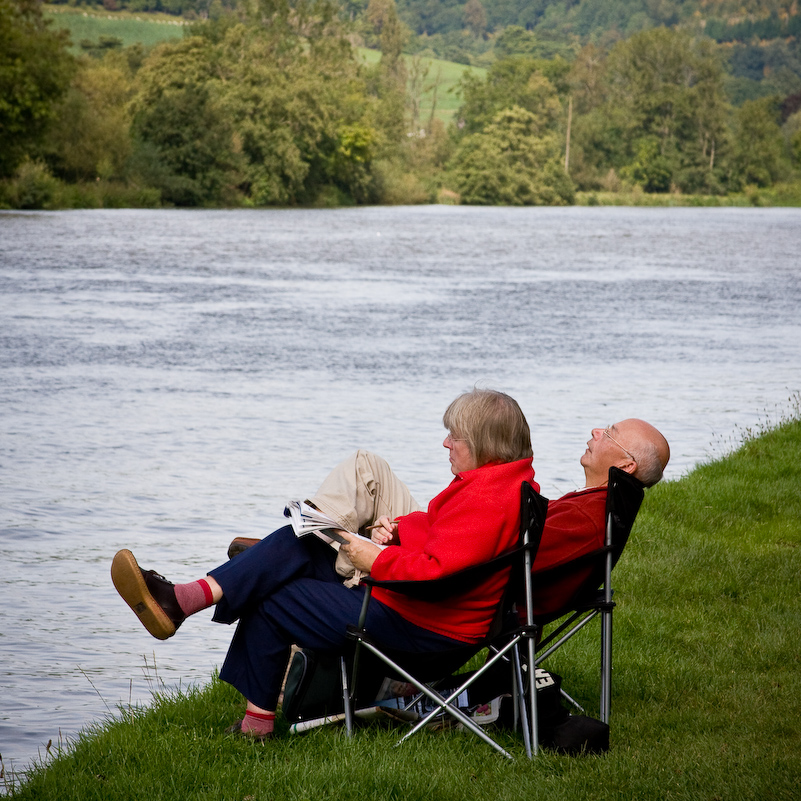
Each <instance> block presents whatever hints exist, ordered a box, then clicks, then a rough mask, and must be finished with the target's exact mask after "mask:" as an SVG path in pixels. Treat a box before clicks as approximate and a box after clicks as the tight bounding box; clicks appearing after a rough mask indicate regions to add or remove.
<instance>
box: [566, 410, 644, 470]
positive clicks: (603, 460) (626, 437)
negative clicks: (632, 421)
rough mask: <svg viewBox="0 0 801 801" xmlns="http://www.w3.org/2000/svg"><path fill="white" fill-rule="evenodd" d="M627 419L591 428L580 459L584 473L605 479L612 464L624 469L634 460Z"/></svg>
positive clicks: (631, 432) (630, 432) (632, 434)
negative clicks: (585, 447) (590, 435)
mask: <svg viewBox="0 0 801 801" xmlns="http://www.w3.org/2000/svg"><path fill="white" fill-rule="evenodd" d="M628 422H629V421H627V420H624V421H623V422H622V423H615V424H614V425H611V426H608V427H607V428H593V430H592V437H590V439H589V440H588V442H587V450H586V451H584V454H583V455H582V457H581V459H580V461H581V465H582V467H583V468H584V471H585V473H587V475H588V476H589V475H590V474H592V475H593V476H595V477H601V478H602V479H603V480H605V479H606V476H607V474H608V473H609V468H610V467H612V466H615V467H621V468H623V469H625V467H626V466H627V465H631V464H632V463H633V462H635V459H634V457H633V456H632V454H631V446H632V445H633V444H634V443H635V436H634V431H633V429H632V427H631V426H630V425H629V424H628Z"/></svg>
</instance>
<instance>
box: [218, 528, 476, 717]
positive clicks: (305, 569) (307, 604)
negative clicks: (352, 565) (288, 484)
mask: <svg viewBox="0 0 801 801" xmlns="http://www.w3.org/2000/svg"><path fill="white" fill-rule="evenodd" d="M335 557H336V553H335V551H334V549H333V548H331V547H330V546H329V545H326V544H325V543H324V542H322V541H321V540H319V539H318V538H317V537H315V536H313V535H312V536H308V537H303V538H302V539H298V538H297V537H296V536H295V534H294V533H293V531H292V527H291V526H285V527H284V528H280V529H278V530H277V531H274V532H273V533H272V534H270V535H269V536H268V537H265V538H264V539H263V540H261V541H260V542H258V543H257V544H256V545H254V546H252V547H250V548H248V550H246V551H244V552H243V553H241V554H239V555H238V556H235V557H234V558H233V559H231V560H230V561H229V562H227V563H226V564H224V565H221V566H220V567H218V568H216V569H215V570H212V571H211V572H210V573H209V575H210V576H212V577H213V578H214V579H215V581H217V583H218V584H219V585H220V587H221V588H222V590H223V598H222V600H221V601H220V602H219V603H218V604H217V608H216V610H215V612H214V620H215V621H217V622H218V623H233V622H235V621H238V625H237V628H236V632H235V634H234V637H233V640H232V641H231V645H230V647H229V648H228V653H227V655H226V657H225V661H224V662H223V666H222V668H221V670H220V678H221V679H222V680H223V681H225V682H228V684H231V685H233V686H234V687H236V689H237V690H239V692H241V693H242V695H244V696H245V698H247V700H248V701H251V702H252V703H254V704H255V705H256V706H259V707H261V708H262V709H275V707H276V705H277V703H278V696H279V694H280V691H281V682H282V681H283V678H284V673H285V671H286V667H287V663H288V660H289V654H290V646H291V645H293V644H294V645H298V646H300V647H302V648H310V649H312V650H316V651H327V652H341V651H342V649H343V648H344V646H345V643H346V638H345V630H346V627H347V625H348V624H354V625H355V624H357V623H358V621H359V614H360V612H361V607H362V600H363V598H364V588H363V587H346V586H344V585H343V584H342V579H341V578H340V577H339V576H338V575H337V573H336V571H335V570H334V560H335ZM365 626H366V628H367V629H368V630H369V631H370V633H371V635H372V636H373V637H374V638H375V639H376V641H377V642H379V643H381V644H384V645H387V646H392V647H393V648H396V649H400V650H406V651H408V652H410V653H427V652H432V651H442V650H447V649H451V648H454V647H455V646H464V643H463V642H460V641H458V640H453V639H451V638H449V637H445V636H443V635H441V634H436V633H435V632H432V631H428V629H423V628H420V627H419V626H415V625H413V624H411V623H409V622H408V621H407V620H405V619H404V618H403V617H402V616H401V615H400V614H398V613H397V612H395V611H394V610H392V609H390V608H389V607H387V606H385V605H384V604H382V603H381V602H380V601H376V600H371V602H370V607H369V611H368V614H367V620H366V623H365Z"/></svg>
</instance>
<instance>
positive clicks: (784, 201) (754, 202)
mask: <svg viewBox="0 0 801 801" xmlns="http://www.w3.org/2000/svg"><path fill="white" fill-rule="evenodd" d="M576 205H577V206H660V207H665V208H673V207H679V206H701V207H713V206H741V207H750V206H756V207H765V208H771V207H778V206H792V207H799V206H801V182H797V181H796V182H794V183H784V184H776V185H775V186H772V187H757V186H749V187H747V188H746V189H745V191H743V192H738V193H733V194H730V195H682V194H679V193H677V192H664V193H659V194H655V193H648V192H643V191H642V190H641V189H633V190H628V191H626V190H622V191H619V192H577V193H576Z"/></svg>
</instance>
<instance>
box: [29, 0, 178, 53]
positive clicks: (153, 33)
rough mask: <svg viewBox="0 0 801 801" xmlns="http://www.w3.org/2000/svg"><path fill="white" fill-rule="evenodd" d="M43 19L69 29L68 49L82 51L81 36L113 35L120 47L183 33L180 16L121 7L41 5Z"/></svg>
mask: <svg viewBox="0 0 801 801" xmlns="http://www.w3.org/2000/svg"><path fill="white" fill-rule="evenodd" d="M44 13H45V17H46V18H47V19H50V20H52V25H53V27H54V28H64V29H66V30H68V31H69V33H70V38H71V39H72V51H73V52H74V53H80V52H82V50H81V47H80V43H81V41H83V40H89V41H92V42H97V41H98V39H99V38H100V37H101V36H113V37H116V38H118V39H121V40H122V44H123V47H128V46H130V45H133V44H137V43H141V44H143V45H145V46H146V47H150V46H152V45H155V44H158V43H159V42H163V41H164V40H165V39H179V38H180V37H181V36H183V35H184V34H183V20H180V19H176V18H175V17H170V16H168V15H166V14H130V13H128V12H125V11H117V12H114V13H111V12H102V11H97V10H93V11H92V13H91V14H89V13H87V12H86V11H83V10H80V9H75V8H70V7H67V6H52V5H50V6H47V5H46V6H44Z"/></svg>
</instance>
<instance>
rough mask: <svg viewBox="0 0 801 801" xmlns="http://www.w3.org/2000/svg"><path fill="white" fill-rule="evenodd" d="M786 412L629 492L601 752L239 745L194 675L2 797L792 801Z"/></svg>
mask: <svg viewBox="0 0 801 801" xmlns="http://www.w3.org/2000/svg"><path fill="white" fill-rule="evenodd" d="M799 417H800V416H799V414H798V409H797V408H796V411H795V418H794V419H793V420H790V421H789V422H785V423H784V424H782V425H780V426H778V427H777V428H776V429H773V430H768V431H765V432H762V433H761V435H759V436H752V434H751V432H746V434H747V437H746V438H747V442H746V443H745V444H744V445H743V446H742V447H741V448H740V449H739V450H738V451H737V452H736V453H734V454H733V455H731V456H729V457H727V458H723V459H720V460H718V461H715V462H713V463H710V464H707V465H704V466H701V467H699V468H697V469H696V470H694V471H693V472H692V473H691V474H690V475H688V476H686V477H685V478H683V479H681V480H679V481H673V482H669V483H666V484H662V485H659V486H657V487H655V488H654V489H652V490H649V491H648V493H647V495H646V499H645V502H644V505H643V508H642V511H641V512H640V515H639V517H638V520H637V522H636V524H635V528H634V531H633V534H632V540H631V543H630V545H629V546H628V548H627V550H626V552H625V553H624V554H623V557H622V559H621V561H620V563H619V565H618V567H617V568H616V575H615V579H616V580H615V586H616V594H615V599H616V600H617V602H618V607H617V610H616V612H615V656H614V658H615V674H614V687H613V703H612V718H611V723H612V747H611V750H610V751H609V753H608V754H607V755H605V756H603V757H579V758H576V757H565V756H556V755H554V754H553V753H550V752H547V751H546V752H543V753H542V754H541V755H540V756H539V757H538V758H537V759H536V761H534V762H529V761H528V760H526V759H525V756H524V752H523V748H522V744H521V743H520V742H519V740H518V739H517V738H515V737H514V736H512V735H508V736H505V737H504V742H505V744H506V745H507V746H508V747H509V748H510V749H511V750H512V752H513V754H514V755H515V757H516V759H515V760H514V761H513V762H508V761H506V760H504V759H503V758H502V757H500V756H498V755H497V754H496V753H495V752H494V751H492V750H491V749H489V748H488V747H487V746H486V745H484V744H483V743H480V742H478V741H477V740H475V739H471V738H468V737H467V736H466V735H464V734H463V733H460V732H455V731H450V732H439V733H434V732H426V733H424V734H423V736H422V737H420V738H419V739H417V740H416V741H415V740H411V741H410V742H409V743H406V744H404V745H403V746H402V747H401V748H398V749H394V748H393V747H392V746H393V743H394V741H395V738H396V734H395V732H393V731H387V730H384V729H380V728H372V729H369V730H367V731H359V732H357V734H356V736H355V737H354V738H353V739H352V740H348V739H346V738H345V737H344V736H343V733H342V731H341V729H338V728H336V727H331V728H329V729H323V730H317V731H315V732H313V733H311V734H309V735H305V736H295V737H292V736H289V735H284V736H282V737H279V738H278V739H276V740H274V741H272V742H269V743H267V744H265V745H263V746H262V745H256V744H252V743H247V742H243V741H239V740H236V739H234V738H231V737H227V736H225V735H224V734H223V730H224V728H225V727H226V726H227V725H229V724H230V723H231V722H232V721H234V720H235V719H236V718H237V716H238V715H241V711H242V705H241V701H240V700H239V699H238V698H237V696H236V693H235V692H233V691H232V690H231V689H230V688H229V687H227V686H226V685H223V684H222V683H220V682H219V681H217V680H213V681H212V682H211V683H210V684H209V686H208V687H205V688H198V689H193V690H190V691H188V692H186V693H182V694H178V695H162V696H157V697H156V698H155V699H154V704H153V706H152V707H151V708H149V709H123V710H121V713H120V718H119V719H118V720H117V721H115V722H108V723H100V724H98V725H97V727H96V728H95V729H94V730H92V731H89V732H86V733H85V734H84V735H82V736H81V737H80V738H79V739H78V741H77V742H76V743H75V744H72V745H70V746H69V747H68V748H65V749H63V750H62V751H61V752H60V753H59V754H58V755H57V756H56V758H55V759H54V761H53V762H52V764H50V765H49V766H48V767H40V768H38V769H37V770H35V771H34V773H33V775H32V776H31V777H30V778H29V780H28V782H27V783H26V784H25V785H23V786H17V787H16V788H13V789H12V793H11V796H12V798H16V799H19V801H27V799H56V798H58V799H59V800H60V801H71V800H72V799H74V800H75V801H84V800H85V799H94V798H97V799H103V800H104V801H115V800H116V799H120V800H122V799H125V800H126V801H127V799H133V798H146V799H148V801H159V800H160V799H165V801H166V800H167V799H170V801H173V799H176V798H181V799H206V798H208V799H216V800H217V801H223V800H228V799H230V801H241V799H244V798H246V799H253V800H254V801H256V799H258V800H259V801H261V800H262V799H263V800H264V801H266V800H267V799H278V798H289V799H306V798H313V799H345V798H347V799H349V801H374V800H375V799H376V798H387V799H403V800H404V801H418V799H419V801H429V800H430V799H434V800H435V801H439V800H440V799H442V800H443V801H450V800H451V799H452V800H453V801H473V799H476V798H479V799H482V798H495V799H500V800H501V801H504V800H505V799H509V801H511V800H512V799H514V800H515V801H517V800H518V799H519V800H521V801H522V799H529V798H547V799H548V801H595V799H597V800H598V801H616V800H617V799H620V801H632V800H633V799H643V800H644V799H648V800H649V801H650V799H671V800H672V801H699V799H707V800H708V801H712V800H713V799H737V801H766V799H770V800H771V801H791V799H796V798H798V787H799V786H800V785H801V749H799V742H801V660H800V658H799V649H798V624H799V620H801V578H800V577H801V522H800V521H801V493H799V491H798V488H799V486H801V419H799ZM195 624H197V625H207V624H206V623H205V622H201V621H196V622H195ZM132 625H135V624H134V623H132ZM191 625H194V624H191ZM593 625H594V624H593ZM592 633H593V634H594V633H595V632H592ZM180 636H181V635H180V633H179V634H178V638H180ZM173 647H174V646H173ZM560 653H561V656H560V659H559V661H558V662H556V663H554V664H553V665H551V668H552V669H553V670H556V671H557V672H558V673H559V674H560V675H562V676H563V678H564V686H565V689H567V690H568V691H569V692H571V693H572V694H573V695H574V696H575V697H577V698H578V699H579V700H580V701H581V702H582V703H584V704H585V705H586V707H587V709H588V712H589V713H590V714H597V711H593V710H597V678H598V677H597V642H596V640H595V638H594V637H589V636H584V637H583V638H582V637H580V638H577V639H576V640H574V641H573V642H571V643H570V645H569V646H567V647H566V648H565V649H562V652H560ZM221 656H222V655H221Z"/></svg>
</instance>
